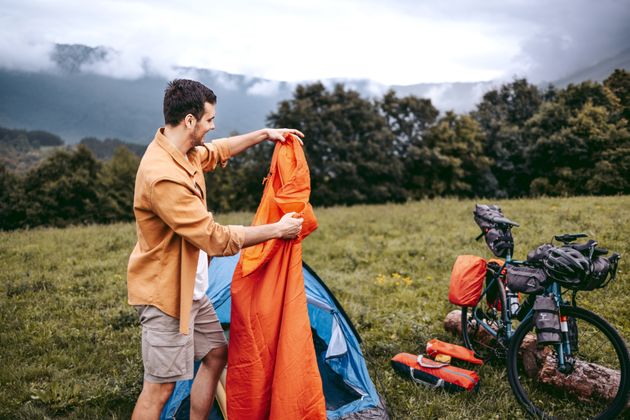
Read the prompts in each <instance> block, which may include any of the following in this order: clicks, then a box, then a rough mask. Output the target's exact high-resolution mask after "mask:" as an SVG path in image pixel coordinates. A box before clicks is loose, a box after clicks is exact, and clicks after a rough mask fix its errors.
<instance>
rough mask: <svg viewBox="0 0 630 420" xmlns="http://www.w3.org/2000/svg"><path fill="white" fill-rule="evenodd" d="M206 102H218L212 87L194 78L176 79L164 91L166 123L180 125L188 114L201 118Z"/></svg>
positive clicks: (212, 103)
mask: <svg viewBox="0 0 630 420" xmlns="http://www.w3.org/2000/svg"><path fill="white" fill-rule="evenodd" d="M206 102H208V103H209V104H211V105H214V104H216V103H217V96H216V95H215V94H214V92H213V91H212V90H211V89H209V88H208V87H206V86H204V85H203V84H201V83H199V82H196V81H194V80H188V79H175V80H173V81H171V82H169V84H168V86H166V90H165V91H164V123H165V124H169V125H178V124H179V123H180V122H181V121H182V120H183V119H184V118H185V117H186V115H188V114H192V115H194V116H195V118H197V119H200V118H201V117H202V116H203V111H204V106H205V103H206Z"/></svg>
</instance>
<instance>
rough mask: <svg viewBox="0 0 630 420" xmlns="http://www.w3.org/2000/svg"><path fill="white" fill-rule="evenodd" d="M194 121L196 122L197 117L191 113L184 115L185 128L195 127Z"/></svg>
mask: <svg viewBox="0 0 630 420" xmlns="http://www.w3.org/2000/svg"><path fill="white" fill-rule="evenodd" d="M196 123H197V119H196V118H195V116H194V115H193V114H187V115H186V116H185V117H184V124H185V125H186V128H195V124H196Z"/></svg>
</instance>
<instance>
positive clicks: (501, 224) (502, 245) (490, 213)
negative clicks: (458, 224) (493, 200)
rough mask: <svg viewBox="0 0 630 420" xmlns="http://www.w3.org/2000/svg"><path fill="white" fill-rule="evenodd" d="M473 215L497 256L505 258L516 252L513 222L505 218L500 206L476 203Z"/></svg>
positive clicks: (487, 242)
mask: <svg viewBox="0 0 630 420" xmlns="http://www.w3.org/2000/svg"><path fill="white" fill-rule="evenodd" d="M473 216H474V218H475V222H476V223H477V225H478V226H479V228H481V233H482V235H483V236H484V237H485V239H486V244H487V245H488V248H490V250H491V251H492V253H493V254H494V255H495V256H497V257H499V258H505V257H506V256H507V254H508V253H509V254H510V255H511V254H512V253H513V252H514V239H513V238H512V224H513V222H511V221H509V220H508V219H506V218H505V216H504V215H503V213H502V212H501V208H500V207H499V206H494V205H490V206H487V205H484V204H476V205H475V211H474V212H473ZM480 236H481V235H480Z"/></svg>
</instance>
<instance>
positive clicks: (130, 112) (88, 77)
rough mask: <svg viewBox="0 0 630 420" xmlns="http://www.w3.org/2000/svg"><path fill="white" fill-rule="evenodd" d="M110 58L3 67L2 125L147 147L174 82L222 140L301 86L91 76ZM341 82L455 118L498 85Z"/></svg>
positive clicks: (596, 74)
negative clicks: (194, 95)
mask: <svg viewBox="0 0 630 420" xmlns="http://www.w3.org/2000/svg"><path fill="white" fill-rule="evenodd" d="M628 51H630V50H628ZM628 51H625V52H622V53H620V54H619V55H618V56H616V57H612V58H611V59H609V60H604V61H602V62H601V63H597V64H596V65H594V66H593V67H591V68H589V69H584V70H580V71H577V72H576V73H575V74H573V75H572V76H569V77H567V78H566V79H562V80H560V81H557V82H554V84H557V85H559V86H564V85H566V84H568V83H576V82H579V81H582V80H586V79H591V80H598V81H601V80H603V79H604V78H605V77H606V76H607V75H609V74H610V73H612V71H613V70H614V69H615V68H619V67H621V68H629V61H628V54H629V53H628ZM108 54H109V50H108V49H107V48H104V47H94V48H92V47H87V46H85V45H67V44H59V45H57V48H56V49H55V50H54V53H53V54H52V56H51V60H52V62H53V63H54V64H53V65H54V66H56V67H55V69H54V71H48V72H26V71H12V70H6V69H3V68H1V66H0V126H5V127H10V128H24V129H30V130H47V131H51V132H53V133H55V134H57V135H59V136H61V137H62V138H63V139H64V140H65V141H66V142H69V143H77V142H78V141H79V140H80V139H81V138H83V137H88V136H94V137H99V138H114V137H115V138H119V139H121V140H123V141H128V142H133V143H138V144H147V143H148V142H149V141H150V139H151V138H152V137H153V134H154V133H155V129H156V128H157V127H158V126H160V125H161V124H162V122H163V118H162V93H163V91H164V88H165V86H166V83H167V81H168V80H169V79H170V78H172V77H193V78H196V79H198V80H200V81H201V82H203V83H205V84H207V85H208V86H210V87H211V88H212V89H213V90H215V93H217V95H218V98H219V107H218V113H217V130H216V131H215V133H214V136H216V137H223V136H227V135H229V134H230V133H231V132H234V131H236V132H241V133H242V132H247V131H251V130H254V129H257V128H260V127H262V126H265V125H266V117H267V115H268V114H269V113H270V112H271V111H274V110H275V109H276V106H277V103H278V102H279V101H281V100H284V99H288V98H290V97H291V95H292V93H293V90H294V88H295V86H296V83H287V82H282V81H274V80H267V79H262V78H256V77H246V76H242V75H236V74H230V73H226V72H222V71H217V70H209V69H194V68H177V69H173V72H172V74H171V75H169V77H166V76H163V75H159V74H156V73H152V72H150V71H148V70H147V72H145V74H144V75H143V76H141V77H139V78H136V79H117V78H113V77H109V76H107V75H106V73H103V72H101V73H95V72H94V71H93V70H94V67H95V64H99V63H103V62H106V60H107V59H108ZM337 82H342V83H344V84H346V86H348V87H350V88H352V89H356V90H358V91H359V92H360V93H361V94H362V95H364V96H366V97H370V96H379V95H381V94H382V93H384V92H385V91H386V90H387V89H390V88H392V89H394V90H395V91H396V92H397V93H398V94H399V95H410V94H413V95H416V96H421V97H428V98H431V100H432V101H433V103H434V104H435V106H436V107H437V108H438V109H440V110H441V111H446V110H450V109H453V110H455V111H456V112H468V111H470V110H472V109H473V108H474V106H475V104H476V103H477V102H478V101H479V99H480V98H481V96H482V95H483V93H484V92H486V91H487V90H489V89H491V88H493V87H496V85H497V84H499V83H498V82H492V81H484V82H477V83H420V84H414V85H394V86H387V85H383V84H379V83H375V82H373V81H370V80H349V79H328V80H323V83H324V84H325V85H327V86H332V85H333V84H334V83H337Z"/></svg>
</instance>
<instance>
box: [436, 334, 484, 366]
mask: <svg viewBox="0 0 630 420" xmlns="http://www.w3.org/2000/svg"><path fill="white" fill-rule="evenodd" d="M427 354H428V355H429V356H431V357H433V358H435V356H437V355H438V354H446V355H449V356H451V357H454V358H456V359H459V360H463V361H465V362H469V363H473V364H475V365H483V360H481V359H477V358H476V357H475V352H474V351H472V350H469V349H467V348H466V347H462V346H458V345H457V344H451V343H445V342H444V341H440V340H438V339H437V338H434V339H433V340H430V341H429V342H428V343H427Z"/></svg>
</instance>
